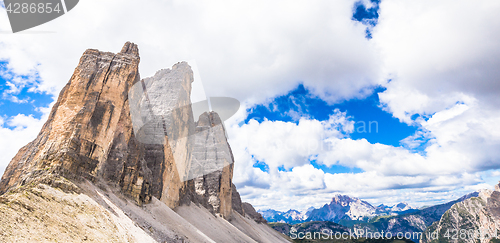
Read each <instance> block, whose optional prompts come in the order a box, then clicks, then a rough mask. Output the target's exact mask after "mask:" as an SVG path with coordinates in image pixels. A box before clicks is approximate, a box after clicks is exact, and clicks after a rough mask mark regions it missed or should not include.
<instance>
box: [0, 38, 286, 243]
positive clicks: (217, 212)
mask: <svg viewBox="0 0 500 243" xmlns="http://www.w3.org/2000/svg"><path fill="white" fill-rule="evenodd" d="M139 62H140V58H139V49H138V47H137V45H135V44H133V43H130V42H127V43H126V44H125V45H124V46H123V48H122V50H121V51H120V52H119V53H117V54H114V53H110V52H101V51H98V50H94V49H89V50H86V51H85V52H84V53H83V56H82V57H81V58H80V62H79V64H78V66H77V67H76V69H75V71H74V73H73V75H72V77H71V79H70V80H69V82H68V83H67V84H66V86H65V87H64V88H63V90H62V91H61V92H60V95H59V97H58V99H57V102H56V103H55V105H54V106H53V108H52V111H51V113H50V115H49V118H48V120H47V122H46V123H45V124H44V126H43V128H42V130H41V131H40V133H39V134H38V136H37V138H36V139H35V140H34V141H32V142H30V143H29V144H27V145H26V146H24V147H23V148H21V149H20V150H19V152H18V153H17V155H16V156H15V157H14V158H13V159H12V161H11V162H10V164H9V165H8V167H7V169H6V170H5V173H4V175H3V176H2V180H1V181H0V193H2V194H3V195H1V196H0V213H1V214H2V217H0V218H1V219H0V231H2V236H5V237H7V238H5V237H3V238H4V239H7V240H16V241H19V240H22V241H30V242H31V241H34V242H44V241H54V240H56V241H61V240H62V241H65V242H81V241H96V242H165V241H166V242H214V241H215V242H232V241H238V242H255V241H259V242H281V241H286V240H285V239H284V238H282V237H281V236H280V235H279V234H278V233H276V232H275V231H273V230H272V229H270V228H269V227H268V226H267V225H265V224H262V223H259V222H265V221H263V219H262V218H261V217H259V216H260V215H256V213H255V210H254V209H253V207H252V206H251V205H250V204H245V203H242V202H241V199H240V196H239V194H238V193H237V191H236V187H235V186H234V185H233V184H232V177H233V166H234V163H233V162H234V160H233V156H232V154H231V148H230V146H229V144H228V142H227V139H226V135H225V129H224V126H223V123H222V121H221V119H220V118H219V116H218V114H217V113H215V112H205V113H203V114H201V115H200V117H196V118H195V117H193V111H192V107H191V104H190V94H191V83H192V82H193V72H192V70H191V68H190V66H189V65H188V64H187V63H186V62H180V63H177V64H175V65H174V66H173V67H172V68H171V69H162V70H160V71H158V72H157V73H156V74H155V75H154V76H153V77H150V78H146V79H141V78H140V76H139V72H138V68H139ZM229 221H231V223H229ZM9 237H10V238H9Z"/></svg>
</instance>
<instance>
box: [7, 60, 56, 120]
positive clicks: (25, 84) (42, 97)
mask: <svg viewBox="0 0 500 243" xmlns="http://www.w3.org/2000/svg"><path fill="white" fill-rule="evenodd" d="M0 74H1V75H0V93H1V101H0V114H1V116H3V117H12V116H16V115H18V114H24V115H31V116H33V117H34V118H36V119H40V118H41V117H42V115H43V112H42V111H41V110H40V107H47V106H48V105H49V104H50V103H51V102H52V101H53V96H52V95H50V94H47V93H45V92H40V91H37V90H36V87H37V86H38V84H39V83H40V81H41V80H40V77H39V76H38V75H36V73H35V75H32V76H31V77H30V76H26V75H16V74H15V73H13V72H11V71H10V70H9V69H8V68H7V62H5V61H4V62H0Z"/></svg>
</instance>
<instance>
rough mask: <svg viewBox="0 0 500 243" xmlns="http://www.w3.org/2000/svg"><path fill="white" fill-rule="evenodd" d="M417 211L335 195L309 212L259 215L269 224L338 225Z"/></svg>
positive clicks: (267, 211) (260, 211)
mask: <svg viewBox="0 0 500 243" xmlns="http://www.w3.org/2000/svg"><path fill="white" fill-rule="evenodd" d="M414 211H417V209H416V208H414V207H411V206H410V205H408V204H407V203H404V202H402V203H398V204H396V205H394V206H386V205H384V204H381V205H379V206H377V207H374V206H373V205H371V204H370V203H368V202H365V201H362V200H360V199H359V198H355V197H349V196H346V195H340V194H338V195H335V196H334V197H333V198H332V201H331V202H330V204H325V205H324V206H323V207H321V208H318V209H315V208H312V207H311V208H309V209H308V210H307V211H304V212H299V211H297V210H294V209H290V210H288V211H286V212H280V211H276V210H273V209H268V210H259V213H261V214H262V216H263V217H264V218H265V219H266V220H267V221H268V222H280V223H288V224H296V223H302V222H309V221H330V222H335V223H338V222H340V221H342V220H359V221H368V220H369V219H371V218H374V217H376V216H386V215H400V214H406V213H411V212H414Z"/></svg>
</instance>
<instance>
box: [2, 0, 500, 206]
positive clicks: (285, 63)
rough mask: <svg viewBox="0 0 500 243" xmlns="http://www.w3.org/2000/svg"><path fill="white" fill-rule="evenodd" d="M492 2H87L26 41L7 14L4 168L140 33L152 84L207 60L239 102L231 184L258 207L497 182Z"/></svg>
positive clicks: (444, 194) (213, 82) (209, 70)
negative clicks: (63, 94)
mask: <svg viewBox="0 0 500 243" xmlns="http://www.w3.org/2000/svg"><path fill="white" fill-rule="evenodd" d="M482 3H483V4H477V2H476V1H468V0H443V1H421V0H407V1H398V0H383V1H372V0H362V1H352V0H336V1H327V0H325V1H317V2H314V4H312V3H311V2H306V1H286V0H276V1H272V2H269V1H263V0H256V1H243V2H241V1H233V2H227V1H206V2H204V1H201V2H200V1H193V2H190V1H182V2H178V1H163V0H150V1H149V5H148V6H149V7H148V8H144V9H143V8H135V7H134V6H135V4H136V3H135V2H134V1H132V0H109V1H98V0H87V1H85V2H81V3H80V4H79V5H78V7H76V8H75V9H74V10H72V11H71V13H69V14H66V15H64V16H63V17H61V18H58V19H56V20H54V21H51V22H49V23H47V24H44V25H41V26H39V27H36V28H34V29H32V30H30V31H28V32H26V33H22V34H8V32H9V31H10V26H9V24H8V18H7V15H6V14H5V13H4V15H1V14H0V18H2V19H0V32H1V33H0V34H1V35H2V36H1V38H0V61H2V62H3V63H1V64H0V71H1V72H2V73H3V74H4V75H0V76H1V77H0V93H1V96H0V99H1V100H0V115H1V116H2V117H1V118H2V121H3V124H2V127H1V128H0V136H1V137H2V138H3V139H2V140H0V152H1V153H2V154H3V155H4V156H3V157H2V158H0V159H1V162H0V164H1V166H0V169H2V168H4V167H5V166H6V165H7V164H8V163H9V161H10V159H11V158H12V157H13V156H14V155H15V152H17V151H18V150H19V148H21V147H22V146H23V145H25V144H26V143H27V142H29V141H31V140H32V139H33V138H34V137H35V136H36V134H37V133H38V131H39V127H38V126H41V124H43V122H44V121H42V120H43V119H45V118H43V117H42V115H43V113H41V112H40V111H41V110H44V111H45V112H47V110H46V109H42V108H44V107H47V105H49V104H50V103H51V102H52V100H53V99H52V98H53V96H54V95H55V96H57V93H58V91H59V90H60V89H61V88H62V87H63V86H64V85H65V84H66V82H67V81H68V79H69V78H70V77H71V74H72V73H73V70H74V68H75V66H76V65H77V63H78V60H79V58H80V57H81V55H82V53H83V52H84V50H85V49H87V48H95V49H100V50H103V51H111V52H118V51H120V48H121V47H122V45H123V43H125V42H126V41H133V42H135V43H137V44H138V45H139V49H140V53H141V64H140V67H139V68H140V70H139V71H140V74H141V77H148V76H151V75H152V74H154V73H155V72H156V71H157V70H159V69H162V68H166V67H171V66H172V64H174V63H177V62H179V61H182V60H196V63H197V66H198V69H199V74H200V77H201V78H202V79H203V80H202V81H203V84H204V87H205V91H206V93H207V95H209V96H211V97H217V96H219V97H234V98H236V99H238V100H239V101H241V104H242V105H243V107H242V109H241V110H242V111H241V113H238V114H237V115H236V116H235V119H234V121H229V124H227V129H228V135H229V137H230V143H231V146H232V150H233V154H234V157H235V169H234V177H233V180H234V183H235V185H236V186H237V188H238V190H239V192H240V194H241V196H242V198H243V200H244V201H248V202H250V203H252V204H253V205H254V206H255V207H257V208H261V209H262V208H266V207H269V205H272V206H273V208H275V209H280V210H281V209H282V210H288V209H290V208H295V209H305V208H308V207H310V206H318V205H322V204H324V203H325V202H328V201H330V200H331V197H332V195H334V194H336V193H341V194H347V195H350V196H357V197H360V198H362V199H366V200H367V201H369V202H370V203H373V204H379V203H384V204H391V203H398V202H401V201H407V202H410V203H414V205H416V206H418V205H424V204H426V205H429V204H433V203H436V202H444V201H449V200H451V199H455V198H457V197H459V196H461V195H463V194H465V193H467V192H470V191H473V190H477V189H479V188H486V187H489V188H492V185H493V184H495V183H496V181H497V180H498V178H499V176H500V172H498V169H499V168H500V162H498V161H500V153H499V152H498V147H499V146H500V142H498V141H500V133H498V132H497V131H498V128H497V127H498V124H499V123H500V109H498V107H500V98H499V97H500V95H499V93H500V85H498V83H499V82H498V77H500V69H498V66H499V65H500V58H498V57H499V56H500V43H499V42H495V41H492V40H497V39H500V32H498V31H497V30H498V29H500V17H499V16H500V15H498V12H499V11H500V4H499V3H498V1H494V0H482ZM96 5H99V6H102V7H101V8H97V9H96V8H95V6H96ZM283 6H286V7H283ZM110 9H111V10H110ZM0 12H2V11H0ZM3 12H5V11H3ZM131 12H133V13H134V14H133V15H131V14H129V13H131ZM89 13H93V16H95V18H92V21H89V19H88V16H89ZM165 13H168V14H165ZM463 16H468V17H467V18H464V17H463ZM152 19H153V20H154V21H151V20H152ZM82 23H85V24H84V25H82ZM165 23H176V24H175V25H168V24H165ZM75 26H78V28H75ZM144 26H148V28H144ZM125 27H127V28H125ZM130 29H134V31H129V30H130ZM151 30H155V31H154V33H153V32H152V31H151ZM6 62H8V66H9V68H10V69H9V70H6V64H7V63H6ZM9 76H13V77H16V82H14V80H11V78H10V77H9ZM5 79H7V80H5ZM389 80H391V81H390V82H388V81H389ZM7 81H9V82H10V83H11V84H9V85H8V83H7ZM13 87H14V88H13ZM41 90H43V91H45V90H48V91H49V92H50V93H46V92H39V91H41ZM53 91H56V92H53ZM367 91H369V92H367ZM21 101H22V102H24V103H20V102H21ZM245 112H247V113H245ZM243 113H244V114H243ZM19 114H22V115H19ZM247 115H248V116H247ZM370 121H372V122H373V121H376V122H377V123H376V125H378V132H376V131H373V130H376V127H374V126H375V125H374V124H373V123H372V126H371V129H372V131H371V132H370V130H369V122H370ZM350 122H352V123H354V126H355V127H354V129H353V130H352V131H351V132H346V131H345V130H339V131H336V130H335V129H337V128H338V129H340V128H342V127H343V126H346V125H349V124H350ZM362 122H364V123H365V129H366V130H367V131H365V132H358V131H359V129H360V127H361V125H363V123H362ZM30 124H31V125H30ZM20 127H24V128H22V129H21V128H20ZM321 135H324V136H323V137H322V136H321ZM279 141H281V142H287V141H293V142H297V143H299V144H298V145H294V144H292V145H293V146H294V147H292V148H293V149H289V150H287V149H283V150H280V148H281V147H280V144H278V143H277V142H279ZM301 142H303V143H302V144H300V143H301ZM309 142H311V143H313V142H325V144H328V145H329V146H331V147H328V148H324V149H311V150H307V149H303V148H304V146H307V145H310V144H308V143H309ZM299 145H300V146H299ZM285 168H286V169H285ZM395 188H402V189H395ZM304 195H306V196H304Z"/></svg>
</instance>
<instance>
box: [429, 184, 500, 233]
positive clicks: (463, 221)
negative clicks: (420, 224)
mask: <svg viewBox="0 0 500 243" xmlns="http://www.w3.org/2000/svg"><path fill="white" fill-rule="evenodd" d="M499 223H500V190H499V189H498V186H497V189H496V190H495V191H489V190H485V191H481V192H480V193H479V196H478V197H472V198H469V199H467V200H464V201H462V202H459V203H456V204H454V205H453V206H452V207H451V208H450V209H449V210H448V211H446V212H445V213H444V214H443V216H442V217H441V219H440V220H439V221H437V222H435V223H434V224H432V225H431V226H429V227H428V228H427V229H426V230H425V232H424V233H423V236H422V237H423V238H422V240H421V241H420V242H490V241H491V240H492V239H493V238H497V236H498V233H500V224H499Z"/></svg>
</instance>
